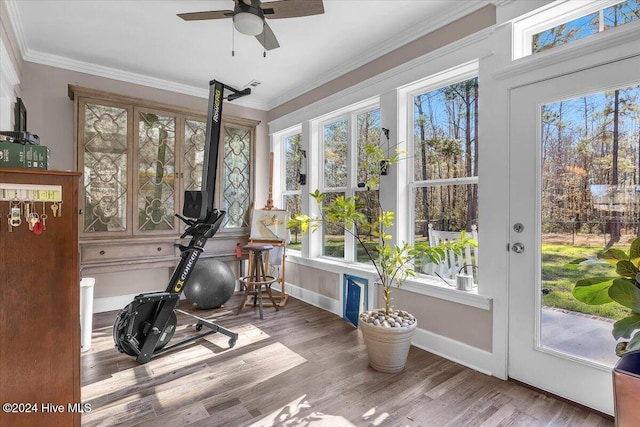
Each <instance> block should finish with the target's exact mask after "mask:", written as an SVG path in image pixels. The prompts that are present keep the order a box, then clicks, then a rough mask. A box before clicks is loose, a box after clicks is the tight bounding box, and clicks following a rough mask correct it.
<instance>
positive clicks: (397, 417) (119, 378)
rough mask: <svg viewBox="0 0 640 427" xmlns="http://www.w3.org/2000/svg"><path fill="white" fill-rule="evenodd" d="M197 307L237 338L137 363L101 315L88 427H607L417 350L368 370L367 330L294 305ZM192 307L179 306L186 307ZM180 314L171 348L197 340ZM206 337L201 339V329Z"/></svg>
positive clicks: (91, 365) (85, 369)
mask: <svg viewBox="0 0 640 427" xmlns="http://www.w3.org/2000/svg"><path fill="white" fill-rule="evenodd" d="M239 302H240V295H239V294H236V295H234V296H233V297H232V298H231V300H230V301H229V302H228V303H227V304H226V306H225V307H222V308H220V309H216V310H195V311H194V312H195V313H196V314H197V315H199V316H201V317H204V318H207V319H210V320H211V321H213V322H216V323H218V324H219V325H220V326H223V327H225V328H228V329H231V330H232V331H234V332H237V333H239V335H240V337H239V339H238V342H237V344H236V346H235V347H234V348H232V349H230V348H229V347H228V337H226V336H224V335H222V334H213V335H210V336H208V337H207V338H205V339H202V340H200V341H197V342H196V343H194V344H191V345H189V346H187V347H184V348H181V349H177V350H174V351H172V352H168V353H165V354H164V355H161V356H159V357H157V358H154V359H153V360H151V361H150V362H149V363H147V364H144V365H140V364H138V363H137V362H135V360H133V358H132V357H130V356H127V355H125V354H122V353H120V352H118V351H117V350H116V349H115V347H114V344H113V339H112V325H113V321H114V319H115V316H116V312H110V313H99V314H96V315H94V324H93V326H94V327H93V340H92V347H91V350H89V351H88V352H85V353H83V354H82V402H83V403H90V404H91V408H92V410H91V412H88V413H85V414H83V416H82V425H83V426H111V425H124V426H149V425H154V426H186V425H188V426H301V425H304V426H311V425H313V426H325V425H326V426H331V427H337V426H354V425H355V426H481V425H482V426H512V425H517V426H612V425H613V423H612V422H611V421H610V420H608V419H605V418H602V417H600V416H599V415H597V414H594V413H592V412H589V411H586V410H584V409H582V408H578V407H576V406H573V405H570V404H568V403H565V402H562V401H560V400H557V399H554V398H553V397H549V396H545V395H543V394H541V393H538V392H536V391H533V390H530V389H528V388H525V387H522V386H520V385H518V384H516V383H515V382H511V381H501V380H499V379H497V378H493V377H489V376H486V375H484V374H481V373H478V372H476V371H474V370H471V369H468V368H465V367H463V366H461V365H458V364H456V363H454V362H451V361H448V360H446V359H443V358H441V357H438V356H436V355H433V354H431V353H428V352H426V351H422V350H420V349H417V348H415V347H412V348H411V351H410V353H409V360H408V363H407V366H406V369H405V371H404V372H401V373H399V374H383V373H379V372H376V371H373V370H372V369H371V368H369V367H368V365H367V357H366V352H365V350H364V344H363V341H362V337H361V333H360V331H359V330H357V329H355V328H354V327H353V326H351V325H350V324H349V323H347V322H345V321H343V320H342V319H340V318H339V317H338V316H335V315H333V314H331V313H329V312H327V311H324V310H322V309H319V308H316V307H313V306H311V305H308V304H305V303H303V302H301V301H299V300H296V299H294V298H291V297H290V298H289V301H288V303H287V305H286V307H285V308H284V309H283V310H281V311H279V312H276V311H275V310H274V309H273V308H265V314H264V320H260V319H259V317H258V310H257V308H256V309H255V310H254V309H252V308H245V309H244V310H243V312H242V313H241V314H240V315H238V316H236V315H235V312H234V310H233V309H234V308H235V307H237V305H238V304H239ZM187 305H188V304H182V307H181V308H182V309H183V310H185V311H191V310H190V309H189V308H187ZM193 323H194V321H193V319H191V318H189V317H187V316H184V315H179V316H178V328H177V332H176V335H175V336H174V338H173V340H172V341H171V343H173V342H178V341H179V340H181V339H184V338H183V337H186V336H188V335H190V334H197V332H195V330H194V328H193ZM206 330H207V329H206V328H205V329H204V330H203V332H204V331H206Z"/></svg>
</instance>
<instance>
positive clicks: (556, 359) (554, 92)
mask: <svg viewBox="0 0 640 427" xmlns="http://www.w3.org/2000/svg"><path fill="white" fill-rule="evenodd" d="M621 65H622V66H621ZM639 68H640V56H636V57H634V58H627V59H624V60H622V61H616V62H611V63H608V64H604V65H599V66H597V67H591V68H588V69H585V70H580V71H577V72H574V73H571V74H565V75H561V76H558V77H554V78H552V79H547V80H544V81H541V82H536V83H532V84H529V85H524V86H520V87H518V88H514V89H512V90H511V91H510V125H511V130H510V141H509V149H510V153H511V155H510V158H509V169H510V175H509V182H510V191H509V212H510V215H509V216H510V218H509V225H510V227H512V228H511V230H510V243H511V245H512V246H513V245H514V244H515V242H519V243H524V252H522V253H515V252H513V251H510V252H509V283H510V287H509V310H508V311H509V313H508V316H509V327H510V329H509V338H508V340H509V345H508V348H509V359H508V366H509V367H508V375H509V377H511V378H514V379H517V380H519V381H522V382H525V383H528V384H531V385H533V386H535V387H538V388H541V389H544V390H546V391H550V392H551V393H554V394H557V395H559V396H562V397H565V398H567V399H570V400H573V401H576V402H578V403H580V404H583V405H586V406H589V407H592V408H594V409H597V410H598V411H601V412H604V413H608V414H613V390H612V381H611V370H610V368H608V367H605V366H604V365H602V364H599V363H595V362H590V361H585V360H582V359H580V358H579V357H575V356H570V355H566V354H560V353H559V352H556V351H554V350H552V349H546V348H544V347H543V346H542V344H541V343H540V331H541V324H540V322H541V312H540V305H541V296H540V284H541V257H540V248H541V243H542V242H541V200H540V185H541V183H542V176H541V170H542V164H541V155H540V153H541V151H540V150H541V127H542V122H541V114H540V108H541V106H542V105H544V104H550V103H554V102H557V101H560V100H565V99H572V98H575V97H580V96H585V95H588V94H592V93H600V92H604V91H607V90H611V89H613V88H619V87H627V86H631V85H637V84H639V83H640V76H638V75H637V73H636V71H635V70H637V69H639ZM532 193H533V194H534V196H533V197H532V196H531V195H532ZM518 222H519V223H522V224H524V231H522V232H517V231H516V230H515V229H514V227H513V226H514V224H515V223H518ZM516 328H518V329H517V330H516ZM613 351H614V348H613V347H612V348H611V352H613ZM559 376H562V377H563V381H557V378H559Z"/></svg>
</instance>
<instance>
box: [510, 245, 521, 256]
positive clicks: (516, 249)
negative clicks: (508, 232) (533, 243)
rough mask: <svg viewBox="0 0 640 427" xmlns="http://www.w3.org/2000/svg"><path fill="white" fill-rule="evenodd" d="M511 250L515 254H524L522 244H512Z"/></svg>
mask: <svg viewBox="0 0 640 427" xmlns="http://www.w3.org/2000/svg"><path fill="white" fill-rule="evenodd" d="M511 250H512V251H513V252H515V253H517V254H521V253H522V252H524V245H523V244H522V243H514V244H513V245H511Z"/></svg>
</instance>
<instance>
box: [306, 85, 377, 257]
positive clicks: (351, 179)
mask: <svg viewBox="0 0 640 427" xmlns="http://www.w3.org/2000/svg"><path fill="white" fill-rule="evenodd" d="M379 109H380V101H379V98H378V97H375V98H372V99H369V100H366V101H363V102H360V103H358V104H355V105H353V106H350V107H347V108H344V109H341V110H340V111H339V112H337V114H333V115H330V116H327V117H325V118H323V119H322V120H318V121H317V122H316V124H317V127H316V129H317V132H318V141H319V142H320V144H319V147H318V152H317V154H318V170H319V180H318V184H319V185H318V187H317V188H318V190H319V191H320V192H321V193H342V194H344V197H353V196H357V194H358V192H362V191H366V190H367V189H366V188H359V187H358V182H357V181H358V147H357V144H358V126H357V123H358V116H359V115H360V114H363V113H367V112H370V111H373V110H379ZM345 119H346V121H347V177H346V186H344V187H330V188H329V187H326V186H325V181H324V126H325V125H327V124H331V123H335V122H337V121H340V120H345ZM378 189H379V186H378V187H377V188H372V189H370V190H371V191H373V190H378ZM321 235H322V242H321V246H322V255H321V256H322V257H326V258H331V259H334V260H341V261H345V262H355V263H360V264H363V263H362V262H359V261H357V249H358V248H357V245H358V242H357V240H356V238H355V236H354V235H353V234H351V233H350V232H348V231H345V233H344V255H343V257H342V258H340V257H331V256H328V255H325V254H324V229H323V233H322V234H321ZM365 263H366V262H365Z"/></svg>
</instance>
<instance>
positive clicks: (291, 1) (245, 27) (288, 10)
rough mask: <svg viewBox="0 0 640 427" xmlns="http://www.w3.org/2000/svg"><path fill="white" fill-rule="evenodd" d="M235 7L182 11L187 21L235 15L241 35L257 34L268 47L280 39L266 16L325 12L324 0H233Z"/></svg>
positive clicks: (271, 46) (270, 17) (282, 16)
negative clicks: (269, 0) (270, 0)
mask: <svg viewBox="0 0 640 427" xmlns="http://www.w3.org/2000/svg"><path fill="white" fill-rule="evenodd" d="M233 1H234V2H235V4H236V5H235V7H234V8H233V10H211V11H208V12H190V13H179V14H178V16H179V17H180V18H182V19H184V20H185V21H201V20H207V19H224V18H232V19H233V25H234V27H235V28H236V30H238V31H239V32H241V33H242V34H246V35H249V36H255V37H256V39H258V41H259V42H260V44H262V46H264V48H265V49H266V50H271V49H275V48H277V47H280V44H279V43H278V39H277V38H276V36H275V34H273V31H272V30H271V27H269V24H267V23H266V22H265V18H269V19H279V18H298V17H301V16H310V15H320V14H322V13H324V6H323V4H322V0H277V1H272V2H267V3H264V4H263V3H262V2H261V0H233Z"/></svg>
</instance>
